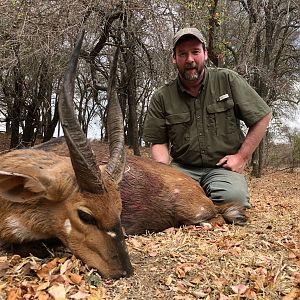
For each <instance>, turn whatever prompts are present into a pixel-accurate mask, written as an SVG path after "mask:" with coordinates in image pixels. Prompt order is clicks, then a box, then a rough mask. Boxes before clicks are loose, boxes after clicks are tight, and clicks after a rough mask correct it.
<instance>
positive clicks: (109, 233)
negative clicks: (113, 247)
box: [107, 231, 117, 238]
mask: <svg viewBox="0 0 300 300" xmlns="http://www.w3.org/2000/svg"><path fill="white" fill-rule="evenodd" d="M107 234H108V235H109V236H111V237H112V238H115V237H116V236H117V235H116V234H115V233H114V232H112V231H107Z"/></svg>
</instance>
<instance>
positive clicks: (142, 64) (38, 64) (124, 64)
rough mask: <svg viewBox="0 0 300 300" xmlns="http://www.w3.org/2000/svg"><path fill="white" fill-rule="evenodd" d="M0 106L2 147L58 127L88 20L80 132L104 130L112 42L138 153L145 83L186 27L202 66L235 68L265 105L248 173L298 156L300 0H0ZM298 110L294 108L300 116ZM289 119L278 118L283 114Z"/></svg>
mask: <svg viewBox="0 0 300 300" xmlns="http://www.w3.org/2000/svg"><path fill="white" fill-rule="evenodd" d="M0 6H1V10H0V113H1V120H0V121H1V125H2V128H3V131H4V132H5V133H6V134H8V135H9V136H10V147H11V148H15V147H23V146H25V147H27V146H32V145H34V143H35V142H36V140H38V141H47V140H49V139H50V138H51V137H52V136H57V135H60V134H61V132H60V130H59V128H60V126H59V118H58V111H57V101H58V99H59V91H60V88H61V82H62V76H63V73H64V69H65V66H66V63H67V60H68V57H69V54H70V51H71V49H72V47H73V46H74V42H75V41H76V38H77V36H78V33H79V32H80V30H81V29H82V28H85V29H86V36H85V40H84V46H83V49H82V51H81V58H80V66H79V70H78V73H77V77H76V91H75V97H74V102H75V105H76V111H77V113H78V118H79V122H80V124H81V126H82V128H83V130H84V132H85V133H86V134H87V135H88V136H93V137H95V136H96V137H97V138H99V139H101V140H105V139H106V104H107V99H106V90H107V79H108V76H109V65H110V62H111V59H112V57H111V56H112V53H113V51H114V49H115V47H116V46H117V45H118V46H120V47H121V53H122V55H121V58H120V60H119V69H118V78H117V81H118V95H119V99H120V104H121V107H122V111H123V116H124V132H125V137H126V144H127V145H129V146H130V147H131V148H132V149H133V152H134V154H136V155H139V154H140V146H141V145H144V144H143V141H142V133H143V122H144V119H145V114H146V111H147V108H148V104H149V101H150V98H151V95H152V93H153V91H154V90H155V89H156V88H157V87H159V86H161V85H162V84H164V83H166V82H168V81H169V80H170V79H172V78H174V77H175V76H176V70H175V69H174V67H173V66H172V64H171V54H172V51H171V48H172V46H171V45H172V36H173V35H174V33H175V32H176V31H177V30H178V29H180V28H182V27H185V26H194V27H198V28H199V29H201V30H202V31H203V33H204V35H205V37H206V39H207V48H208V53H209V62H208V65H211V66H216V67H226V68H230V69H233V70H235V71H237V72H238V73H239V74H241V75H242V76H243V77H244V78H246V80H247V81H248V82H249V83H250V84H251V85H252V86H253V87H254V88H255V90H256V91H257V92H258V93H259V94H260V95H261V97H262V98H263V99H264V100H265V101H266V102H267V103H268V105H270V106H271V108H272V110H273V121H272V124H271V125H270V128H269V131H268V133H267V135H266V138H265V139H264V141H263V142H262V143H261V145H260V147H259V149H258V150H257V151H256V153H255V155H254V157H253V160H252V163H253V171H252V173H253V174H254V175H255V176H257V177H260V175H261V172H262V167H263V164H264V165H269V166H273V167H274V166H275V167H281V168H282V167H284V168H290V169H291V170H294V169H295V168H297V167H299V164H300V129H299V127H297V126H294V127H293V126H290V125H289V124H297V120H296V118H297V112H299V101H300V82H299V69H300V63H299V62H300V51H299V45H300V38H299V20H300V18H299V14H300V13H299V6H300V4H299V1H292V0H263V1H261V0H240V1H235V0H198V1H196V0H190V1H186V0H159V1H157V0H151V1H140V0H122V1H121V0H112V1H103V0H97V1H90V0H74V1H64V0H62V1H55V0H52V1H48V0H46V1H45V0H41V1H39V0H36V1H15V0H10V1H8V0H7V1H6V0H1V1H0ZM298 118H299V116H298ZM286 119H287V120H288V121H289V122H286V121H284V120H286Z"/></svg>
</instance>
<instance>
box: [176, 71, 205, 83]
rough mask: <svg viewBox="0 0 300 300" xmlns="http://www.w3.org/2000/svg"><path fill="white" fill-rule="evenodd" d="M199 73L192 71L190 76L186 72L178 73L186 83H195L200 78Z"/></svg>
mask: <svg viewBox="0 0 300 300" xmlns="http://www.w3.org/2000/svg"><path fill="white" fill-rule="evenodd" d="M201 73H202V72H198V71H196V70H194V72H193V73H192V74H190V73H188V72H180V74H181V76H182V77H183V78H184V79H185V80H188V81H196V80H198V79H199V78H200V77H201Z"/></svg>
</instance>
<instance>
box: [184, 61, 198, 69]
mask: <svg viewBox="0 0 300 300" xmlns="http://www.w3.org/2000/svg"><path fill="white" fill-rule="evenodd" d="M184 67H185V68H186V69H192V68H196V67H197V64H196V63H195V62H192V63H190V64H185V66H184Z"/></svg>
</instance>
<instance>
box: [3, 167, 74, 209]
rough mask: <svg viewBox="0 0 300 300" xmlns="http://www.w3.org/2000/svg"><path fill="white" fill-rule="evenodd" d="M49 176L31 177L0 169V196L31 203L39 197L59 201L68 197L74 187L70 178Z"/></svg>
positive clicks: (13, 200) (9, 199)
mask: <svg viewBox="0 0 300 300" xmlns="http://www.w3.org/2000/svg"><path fill="white" fill-rule="evenodd" d="M64 179H65V180H64V182H65V183H67V184H64V186H62V184H61V182H62V178H60V176H58V177H50V176H47V175H46V176H38V177H32V176H30V175H27V174H20V173H14V172H7V171H0V196H1V197H2V198H4V199H6V200H8V201H12V202H20V203H21V202H22V203H28V204H30V203H32V202H35V201H37V200H39V199H41V198H43V199H47V200H50V201H61V200H63V199H65V198H68V197H69V196H70V194H72V193H73V192H74V191H75V190H76V188H75V186H74V185H73V184H72V182H71V181H70V180H67V179H66V178H64Z"/></svg>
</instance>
